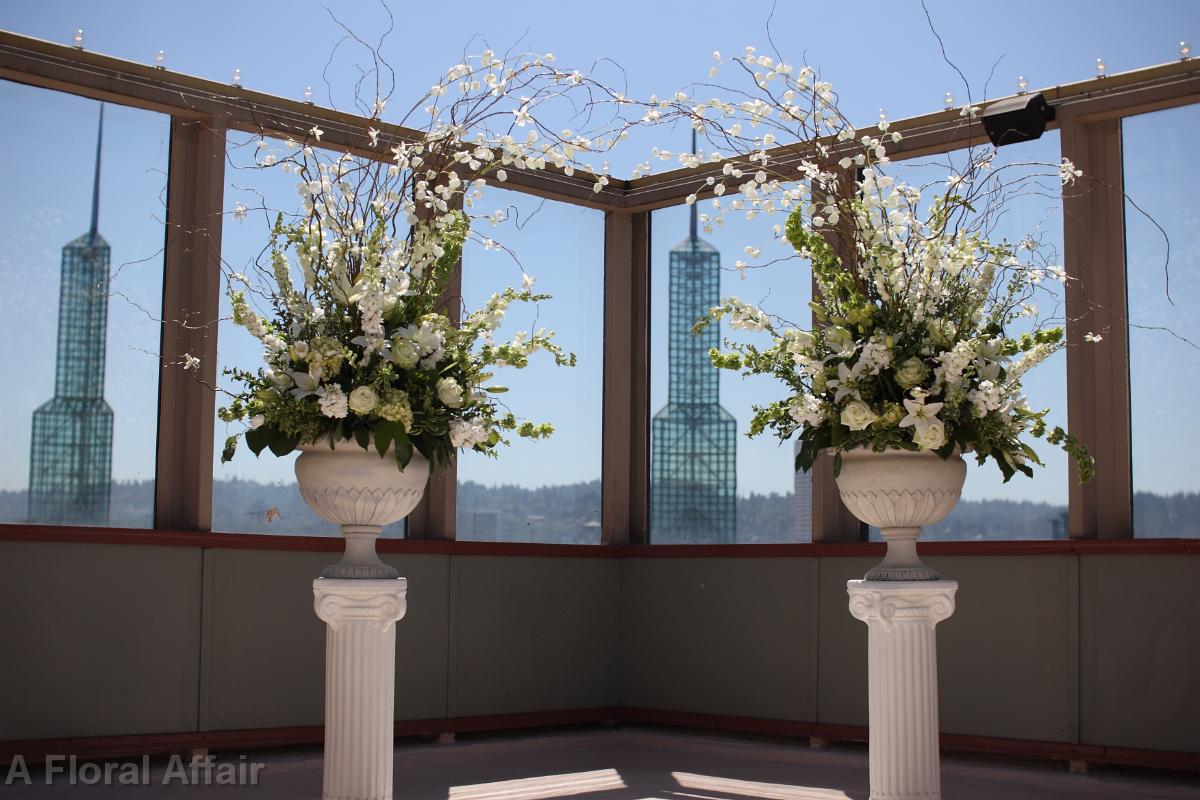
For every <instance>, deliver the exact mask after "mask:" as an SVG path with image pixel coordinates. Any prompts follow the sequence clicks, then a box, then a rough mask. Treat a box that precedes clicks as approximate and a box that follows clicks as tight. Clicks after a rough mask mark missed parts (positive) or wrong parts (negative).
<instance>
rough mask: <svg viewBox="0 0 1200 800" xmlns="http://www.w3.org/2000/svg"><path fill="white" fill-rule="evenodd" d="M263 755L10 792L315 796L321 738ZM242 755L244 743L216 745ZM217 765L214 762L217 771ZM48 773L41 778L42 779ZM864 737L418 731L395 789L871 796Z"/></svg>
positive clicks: (1100, 780) (420, 795) (1182, 781)
mask: <svg viewBox="0 0 1200 800" xmlns="http://www.w3.org/2000/svg"><path fill="white" fill-rule="evenodd" d="M246 755H247V757H248V760H250V761H260V762H264V763H265V764H266V767H265V769H263V771H262V772H261V774H260V778H259V785H258V786H218V785H209V786H202V785H181V784H180V782H179V781H175V782H173V783H172V784H170V785H165V786H164V785H163V783H162V777H163V775H164V770H165V769H166V768H167V766H168V764H166V763H164V762H161V761H160V762H158V763H156V765H155V767H154V768H153V770H152V774H151V778H150V784H151V785H149V786H142V785H138V786H128V785H126V786H104V785H79V784H77V785H69V784H66V783H63V782H62V781H64V780H65V778H63V777H62V776H59V777H58V779H57V781H56V782H55V783H53V784H51V785H49V786H47V785H45V777H44V771H43V768H42V766H40V765H30V767H29V770H30V775H31V778H32V780H33V781H34V784H35V785H24V784H23V783H22V782H20V781H18V782H17V783H16V784H10V785H7V786H6V785H4V782H3V775H2V774H0V797H3V798H15V799H20V798H61V797H86V798H90V799H91V800H103V799H105V798H127V797H128V798H138V797H142V798H155V799H156V800H157V799H158V798H194V799H195V800H204V799H208V798H211V800H226V799H228V800H241V799H242V798H245V799H246V800H250V798H256V799H257V800H268V799H269V798H287V799H288V800H301V799H302V798H319V797H320V796H321V753H320V751H318V750H298V751H278V752H268V753H250V754H246ZM214 757H215V758H216V760H217V763H227V764H235V765H236V764H237V763H239V754H237V753H233V754H229V753H216V754H214ZM214 774H215V773H214ZM39 784H40V785H39ZM942 794H943V797H945V798H947V800H975V799H976V798H978V800H993V799H995V800H1013V799H1014V798H1020V799H1021V800H1035V799H1036V798H1068V800H1070V799H1071V798H1078V800H1105V799H1106V798H1124V799H1128V798H1193V799H1194V798H1200V777H1193V776H1190V775H1170V774H1161V775H1154V776H1150V777H1145V776H1141V775H1130V774H1122V773H1119V772H1111V771H1105V772H1103V773H1099V774H1086V775H1080V774H1071V773H1068V772H1067V771H1066V770H1065V768H1063V767H1061V766H1055V765H1044V766H1043V765H1037V766H1015V765H1007V764H994V763H986V762H983V763H981V762H972V761H966V760H959V759H955V758H944V759H943V761H942ZM867 796H868V782H867V752H866V749H865V748H857V747H854V748H852V747H846V748H841V747H833V748H828V749H820V750H814V749H810V748H809V747H807V746H805V745H804V744H803V743H802V742H780V741H764V740H757V739H746V738H737V737H730V736H721V735H716V734H696V733H678V732H674V731H662V730H656V729H641V728H613V729H586V730H566V731H551V732H540V733H536V734H523V735H492V736H481V737H477V738H465V739H460V740H459V741H458V742H457V743H453V744H435V743H432V742H420V743H417V742H413V743H407V744H401V745H400V746H398V747H397V749H396V782H395V798H396V800H550V799H551V798H568V799H569V798H575V797H581V798H586V800H847V799H848V798H849V799H850V800H867Z"/></svg>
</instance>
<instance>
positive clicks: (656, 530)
mask: <svg viewBox="0 0 1200 800" xmlns="http://www.w3.org/2000/svg"><path fill="white" fill-rule="evenodd" d="M693 210H695V211H696V215H697V218H698V219H697V224H696V227H695V229H693V227H692V220H691V217H692V211H693ZM707 211H709V209H708V207H707V204H706V203H705V202H704V201H701V202H700V203H697V204H696V206H694V207H687V206H677V207H673V208H667V209H662V210H660V211H656V212H654V214H653V216H652V221H653V230H652V236H651V244H652V252H651V265H650V277H651V289H650V297H651V305H650V415H651V422H650V540H651V541H652V542H654V543H656V544H732V543H762V542H797V541H811V539H812V527H811V508H812V483H811V479H810V478H809V476H808V475H807V474H805V473H799V474H797V473H796V472H795V471H794V469H793V464H794V453H793V444H792V443H791V442H783V443H781V442H780V441H779V440H778V439H776V438H774V437H773V436H770V435H769V434H764V435H762V436H759V437H757V438H754V439H749V438H747V437H746V435H745V434H746V431H747V428H748V425H749V421H750V417H751V414H752V413H753V411H752V406H753V405H755V404H760V405H763V404H766V403H768V402H771V401H773V400H776V399H779V398H781V397H782V396H783V392H784V388H783V386H782V385H781V384H779V383H778V382H777V381H775V380H773V379H771V378H769V377H766V376H761V375H759V376H752V377H749V378H744V377H742V376H741V375H739V374H737V373H734V372H730V371H728V370H717V369H715V368H714V367H713V366H712V363H711V362H710V361H709V356H708V351H709V348H710V347H715V346H718V345H719V343H720V340H721V338H722V337H724V338H729V339H736V340H740V341H749V342H754V341H758V343H759V344H761V343H762V341H763V340H762V337H761V335H759V338H758V339H757V340H756V339H755V336H754V335H753V334H751V335H749V336H746V335H744V334H742V333H740V332H738V331H732V330H730V329H729V326H728V325H722V326H721V327H720V329H719V330H718V329H717V327H716V326H713V327H710V328H709V329H708V330H706V331H704V332H703V333H701V334H699V335H697V334H693V333H692V332H691V328H692V325H693V324H694V323H695V322H696V321H697V320H698V319H700V318H702V317H703V316H704V315H705V314H706V312H707V311H708V309H709V308H710V307H712V306H714V305H717V304H718V302H719V300H720V298H721V297H726V296H729V295H736V296H738V297H741V298H742V299H744V300H746V301H747V302H752V303H760V304H761V305H762V306H763V307H764V308H765V309H766V310H767V311H768V312H770V313H774V314H777V315H779V316H782V317H785V318H787V319H789V320H791V321H793V322H796V321H798V322H799V323H800V324H807V322H808V317H809V313H810V312H809V309H808V301H809V299H810V298H811V289H812V273H811V271H810V269H809V267H808V264H807V262H805V261H801V260H800V259H798V258H791V259H789V260H787V261H784V262H781V263H775V264H773V265H771V266H770V267H767V268H763V269H747V270H745V271H744V272H739V270H737V269H736V268H735V265H736V264H737V262H738V261H739V260H747V261H751V260H753V259H749V258H748V257H747V256H746V255H745V253H744V250H745V248H746V247H748V246H756V247H757V246H761V247H762V248H763V256H762V257H761V258H760V259H758V260H757V261H756V263H766V262H768V261H770V260H771V259H772V258H781V257H786V256H788V255H789V254H790V248H786V249H785V247H784V245H782V244H778V243H776V244H767V242H769V240H770V231H771V226H772V225H774V224H776V223H778V224H782V223H783V221H784V217H783V215H782V214H775V215H774V216H770V217H762V218H760V219H758V220H756V221H747V220H745V219H744V217H742V216H741V215H740V214H738V213H737V212H732V211H730V212H727V213H726V215H725V217H726V222H725V224H724V225H721V226H716V227H713V229H712V230H711V231H709V230H706V227H707V226H705V225H704V223H703V222H702V221H701V220H700V219H699V217H700V215H701V214H704V213H706V212H707ZM693 231H694V234H693ZM776 248H777V249H778V251H777V252H776V251H775V249H776Z"/></svg>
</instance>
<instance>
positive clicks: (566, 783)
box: [448, 769, 625, 800]
mask: <svg viewBox="0 0 1200 800" xmlns="http://www.w3.org/2000/svg"><path fill="white" fill-rule="evenodd" d="M624 788H625V781H623V780H621V776H620V775H619V774H618V773H617V771H616V770H615V769H598V770H593V771H592V772H568V773H565V774H563V775H543V776H541V777H537V778H519V779H517V780H512V781H496V782H495V783H476V784H471V785H467V786H451V787H450V793H449V796H448V800H545V798H551V797H572V796H574V795H580V794H588V793H590V792H608V791H612V790H614V789H624Z"/></svg>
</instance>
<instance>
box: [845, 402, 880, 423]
mask: <svg viewBox="0 0 1200 800" xmlns="http://www.w3.org/2000/svg"><path fill="white" fill-rule="evenodd" d="M877 419H879V415H878V414H876V413H875V412H873V411H871V407H870V406H868V405H867V404H866V403H864V402H863V401H862V400H851V401H850V403H849V404H847V406H846V407H845V408H843V409H842V424H843V425H845V426H846V427H847V428H849V429H850V430H852V431H861V430H865V429H866V428H867V426H868V425H870V424H871V423H872V422H874V421H875V420H877Z"/></svg>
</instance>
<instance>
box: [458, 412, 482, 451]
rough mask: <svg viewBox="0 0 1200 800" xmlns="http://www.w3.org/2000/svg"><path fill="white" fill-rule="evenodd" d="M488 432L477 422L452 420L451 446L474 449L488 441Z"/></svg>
mask: <svg viewBox="0 0 1200 800" xmlns="http://www.w3.org/2000/svg"><path fill="white" fill-rule="evenodd" d="M488 435H489V434H488V430H487V428H485V427H484V426H483V425H482V424H481V423H479V422H476V421H475V420H461V419H454V420H450V446H451V447H455V448H458V447H474V446H475V445H477V444H482V443H483V442H486V441H487V438H488Z"/></svg>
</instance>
